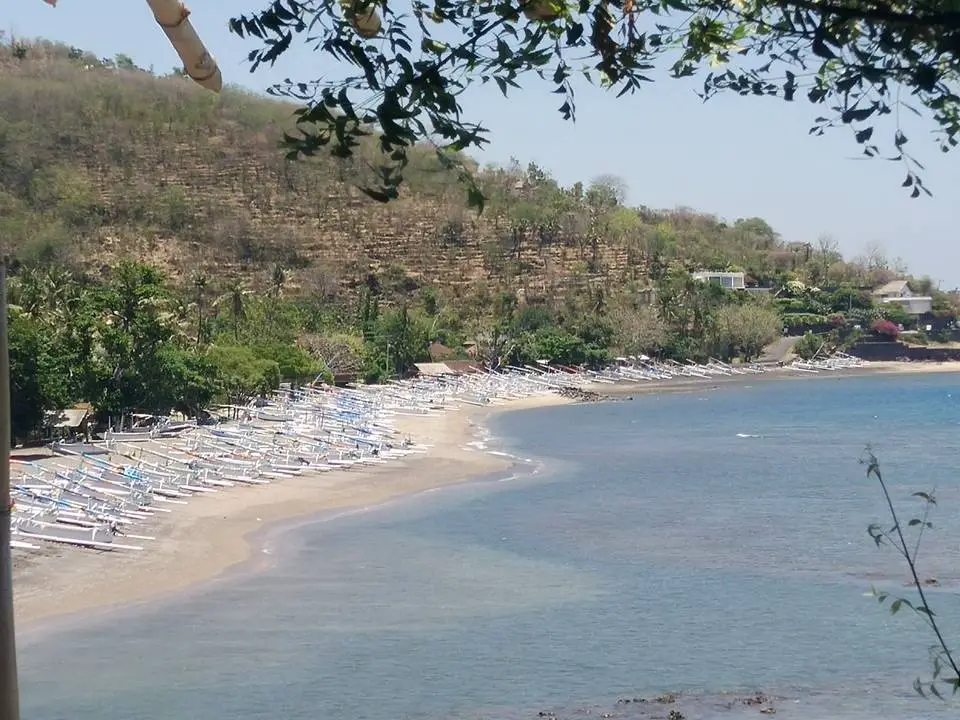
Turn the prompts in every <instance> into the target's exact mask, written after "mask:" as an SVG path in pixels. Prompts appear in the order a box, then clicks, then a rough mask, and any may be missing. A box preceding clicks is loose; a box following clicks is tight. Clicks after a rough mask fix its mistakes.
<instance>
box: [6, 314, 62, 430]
mask: <svg viewBox="0 0 960 720" xmlns="http://www.w3.org/2000/svg"><path fill="white" fill-rule="evenodd" d="M7 322H8V330H7V332H8V338H9V339H8V342H9V357H10V422H11V434H12V438H11V439H12V440H13V441H15V442H16V441H22V440H25V439H27V438H29V437H30V435H31V434H33V433H34V432H36V431H38V430H40V428H41V427H42V425H43V421H44V418H45V416H46V413H47V412H53V411H58V410H62V409H63V408H65V407H66V406H67V405H68V403H69V400H70V396H69V394H68V389H67V385H66V384H65V383H64V382H63V378H62V366H61V363H60V360H59V358H58V354H57V348H56V346H55V345H54V344H53V342H52V339H51V337H50V336H49V335H48V334H47V333H46V332H45V331H44V328H43V326H42V325H41V324H40V323H38V322H37V321H36V320H34V319H33V318H31V317H30V316H29V315H27V314H26V313H24V312H22V311H20V310H17V309H14V310H11V312H10V313H9V314H8V319H7Z"/></svg>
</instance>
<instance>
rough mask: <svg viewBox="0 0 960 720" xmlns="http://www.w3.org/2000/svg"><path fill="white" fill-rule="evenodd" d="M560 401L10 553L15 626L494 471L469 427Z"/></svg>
mask: <svg viewBox="0 0 960 720" xmlns="http://www.w3.org/2000/svg"><path fill="white" fill-rule="evenodd" d="M945 372H960V363H938V364H934V363H872V364H871V365H870V366H869V367H865V368H857V369H851V370H844V371H842V372H836V373H818V374H811V373H803V372H796V371H790V370H786V369H782V370H780V369H778V370H775V371H771V372H768V373H765V374H762V375H735V376H729V377H716V378H708V379H697V378H675V379H671V380H663V381H656V382H633V383H619V384H607V383H596V384H592V385H587V386H585V389H588V390H590V391H593V392H596V393H598V394H599V395H601V396H606V397H611V398H621V399H622V398H626V397H630V396H635V395H636V396H639V395H644V394H651V393H676V392H707V391H711V390H715V389H719V388H731V387H751V386H754V385H758V384H760V383H764V384H766V383H770V382H785V381H786V382H790V381H795V380H816V379H821V380H828V379H837V378H849V377H856V376H872V375H880V374H896V375H905V374H926V373H945ZM570 402H573V401H572V400H570V399H568V398H565V397H561V396H559V395H556V394H537V395H533V396H531V397H527V398H524V399H521V400H511V401H506V402H502V403H499V404H496V405H493V406H489V407H477V406H464V407H458V408H456V409H454V410H449V411H447V412H446V413H444V414H443V415H442V416H430V417H413V416H406V417H401V418H398V420H397V423H396V427H397V429H398V430H399V431H401V432H402V433H404V434H406V435H409V436H410V437H412V438H413V439H414V440H415V441H416V442H419V443H423V444H427V445H431V446H432V447H431V448H430V450H429V451H428V452H427V453H426V454H424V455H417V456H413V457H408V458H405V459H402V460H397V461H394V462H391V463H389V464H386V465H382V466H378V467H373V468H370V467H367V468H363V469H350V470H346V471H333V472H328V473H306V474H304V475H302V476H298V477H290V478H286V479H284V480H282V481H279V482H275V483H271V484H268V485H261V486H253V487H250V486H242V487H233V488H226V489H222V490H220V491H218V492H216V493H211V494H208V495H201V496H195V497H192V498H190V499H189V502H187V503H186V504H185V505H181V506H177V507H175V508H174V509H173V511H172V512H170V513H167V514H164V515H162V516H159V517H157V518H155V519H153V520H152V522H150V523H149V525H147V526H145V528H144V529H142V530H138V532H142V533H145V534H149V535H151V536H154V537H155V538H156V539H155V540H151V541H146V542H144V543H142V544H144V549H143V550H142V551H139V552H103V551H97V550H88V549H79V548H73V547H67V546H60V545H44V546H43V549H42V551H40V552H31V553H26V554H20V553H15V555H14V592H15V611H16V621H17V627H18V629H19V630H21V631H23V630H29V629H33V628H36V627H38V626H40V625H42V624H45V623H47V622H48V621H51V620H54V619H58V618H66V617H69V616H71V615H75V614H78V613H89V612H93V611H101V610H104V609H107V608H111V607H115V606H121V605H128V604H134V603H143V602H149V601H152V600H156V599H159V598H163V597H165V596H170V595H173V594H175V593H178V592H182V591H184V590H186V589H188V588H192V587H195V586H197V585H199V584H202V583H204V582H206V581H209V580H212V579H214V578H217V577H218V576H221V575H222V574H223V573H225V572H226V571H228V570H229V569H231V568H233V567H236V566H238V565H240V564H242V563H245V562H247V561H250V560H251V558H253V557H256V558H257V561H258V563H269V562H270V555H268V554H265V553H261V552H258V548H257V547H255V546H254V545H253V544H252V543H251V536H254V537H255V536H256V534H257V531H260V530H262V529H264V528H267V527H269V526H271V525H275V524H279V523H285V522H290V521H293V520H296V519H301V518H309V517H311V516H317V515H320V514H322V513H329V512H335V511H352V510H358V509H364V508H368V507H375V506H378V505H381V504H383V503H386V502H389V501H391V500H393V499H395V498H399V497H402V496H407V495H412V494H416V493H420V492H424V491H428V490H432V489H436V488H440V487H443V486H445V485H450V484H454V483H459V482H462V481H464V480H468V479H470V478H472V477H476V476H480V475H485V474H490V473H496V472H502V471H505V470H506V469H508V468H509V467H510V466H511V464H512V463H513V461H512V460H511V459H510V458H507V457H504V456H498V455H493V454H491V453H489V452H486V451H485V450H484V449H482V448H479V447H477V446H470V445H469V443H471V441H473V440H474V439H475V436H476V433H477V429H478V426H481V425H482V424H483V423H484V422H485V421H486V420H487V418H489V416H490V415H492V414H494V413H500V412H507V411H514V410H521V409H525V408H535V407H546V406H549V405H561V404H568V403H570Z"/></svg>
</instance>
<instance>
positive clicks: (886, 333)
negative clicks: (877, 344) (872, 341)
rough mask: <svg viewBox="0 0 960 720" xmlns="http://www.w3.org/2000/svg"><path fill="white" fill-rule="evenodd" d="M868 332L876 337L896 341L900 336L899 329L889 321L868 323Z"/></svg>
mask: <svg viewBox="0 0 960 720" xmlns="http://www.w3.org/2000/svg"><path fill="white" fill-rule="evenodd" d="M870 332H872V333H873V334H874V335H876V336H877V337H881V338H889V339H891V340H896V339H897V338H898V337H899V336H900V328H899V326H897V325H896V324H895V323H892V322H890V321H889V320H874V321H873V322H872V323H870Z"/></svg>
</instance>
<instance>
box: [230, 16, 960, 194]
mask: <svg viewBox="0 0 960 720" xmlns="http://www.w3.org/2000/svg"><path fill="white" fill-rule="evenodd" d="M381 16H382V20H383V21H382V22H381ZM230 27H231V29H232V31H233V32H235V33H237V34H239V35H241V36H252V37H254V38H258V39H259V40H260V41H261V42H262V47H260V48H259V49H255V50H253V51H251V53H250V55H249V59H250V61H251V63H252V69H253V70H256V69H257V67H259V66H260V65H262V64H264V63H267V64H271V63H273V62H275V61H276V60H277V59H278V58H279V57H281V56H282V55H283V54H284V53H286V52H287V51H288V50H289V49H290V48H291V46H292V45H293V44H294V42H295V41H296V40H298V39H303V40H305V41H306V42H308V43H309V44H310V45H311V46H312V47H314V48H315V50H316V51H318V52H321V53H324V54H326V55H329V56H330V57H331V58H332V59H333V60H334V61H336V63H338V65H339V67H340V68H341V69H342V70H343V72H342V73H337V74H336V75H334V76H333V77H322V78H298V79H291V80H288V81H286V82H284V83H282V84H280V85H277V86H275V87H274V88H273V89H272V91H273V92H274V93H275V94H277V95H283V96H287V97H292V98H294V99H296V100H298V101H299V102H301V103H303V105H304V107H303V108H302V109H301V110H300V111H299V113H298V120H299V122H298V132H297V133H296V134H291V135H287V137H286V139H285V144H286V146H287V148H288V149H289V151H290V153H291V155H293V156H298V155H307V156H310V155H313V154H315V153H317V152H318V151H320V150H321V149H324V148H326V149H328V150H329V152H331V153H332V154H333V155H335V156H338V157H344V156H349V155H350V154H352V153H353V151H354V150H355V149H356V148H357V147H358V144H359V141H360V138H362V137H364V136H366V135H370V134H376V136H377V138H378V140H379V144H380V148H381V150H382V151H383V153H384V155H385V157H386V160H387V162H385V163H383V166H382V168H381V174H380V178H379V182H378V183H377V184H376V185H375V186H371V187H368V188H366V190H367V192H368V194H370V195H371V196H372V197H375V198H377V199H379V200H383V201H386V200H389V199H392V198H395V197H396V196H397V187H398V186H399V185H400V183H401V182H402V181H403V168H404V166H405V164H406V162H407V153H408V152H409V150H410V149H411V148H412V147H413V146H414V145H415V144H417V143H419V142H422V141H431V142H433V143H435V144H436V147H437V150H438V155H439V157H441V158H442V159H443V160H444V161H445V162H447V163H448V164H449V165H451V166H454V167H458V168H459V170H460V171H461V174H462V176H463V177H464V178H465V179H467V180H468V181H469V173H468V172H467V170H466V168H465V167H463V166H461V165H459V161H458V160H457V155H456V153H458V152H461V151H465V150H468V149H470V148H477V147H480V146H482V145H483V144H484V143H486V142H487V141H488V137H487V131H486V129H485V128H484V127H483V126H482V125H481V124H479V123H478V122H476V121H475V119H471V118H468V117H465V116H464V114H463V112H462V109H461V106H460V102H459V97H460V96H461V94H462V93H463V92H464V91H465V90H466V89H467V88H468V87H470V86H471V85H472V84H475V83H487V82H490V81H492V82H494V83H496V84H497V86H498V87H499V88H500V90H501V91H502V92H503V93H504V95H507V94H508V93H509V92H510V91H511V90H512V89H516V88H519V87H521V83H522V82H528V81H539V82H543V83H546V84H548V85H550V86H552V87H553V88H554V91H555V92H556V93H557V95H558V97H559V112H560V113H561V115H562V116H563V117H564V118H565V119H574V118H575V115H576V103H575V97H574V95H575V92H574V91H575V85H576V82H577V79H578V77H580V76H583V77H585V78H586V79H587V80H588V81H590V82H592V83H594V84H598V85H601V86H603V87H606V88H609V89H610V90H611V91H612V92H615V93H616V94H617V95H618V96H622V95H625V94H629V93H633V92H635V91H636V90H638V89H639V88H641V87H642V86H643V85H644V84H645V83H648V82H651V81H653V80H655V79H656V78H657V76H658V74H662V73H664V72H666V73H667V74H668V75H669V76H670V77H673V78H685V77H690V76H694V75H697V74H702V79H703V85H702V95H703V97H704V98H709V97H712V96H713V95H715V94H717V93H720V92H735V93H738V94H740V95H754V96H774V97H778V98H782V99H783V100H786V101H792V100H794V99H795V98H797V97H801V96H802V97H806V98H807V99H808V100H809V101H810V102H811V103H813V104H814V105H816V106H819V107H820V108H822V109H821V111H820V115H819V117H817V119H816V121H815V124H814V127H813V129H812V130H811V131H812V132H817V133H821V132H823V131H824V130H825V129H826V128H828V127H831V126H834V125H845V126H848V127H850V128H851V129H852V131H853V134H854V138H855V141H856V142H857V143H858V144H859V145H861V146H862V148H863V152H864V153H865V154H866V155H868V156H871V157H872V156H877V155H881V154H883V153H891V154H890V155H889V157H891V158H893V159H897V160H903V161H905V162H906V164H907V177H906V180H905V181H904V185H905V186H907V187H909V188H911V193H912V194H913V195H914V196H917V195H919V194H920V193H921V192H923V191H925V190H924V188H923V185H922V181H921V179H920V178H919V177H918V176H917V174H916V171H915V167H916V165H915V164H914V163H913V162H912V161H911V160H910V158H909V157H908V156H907V155H906V154H905V151H904V145H905V143H906V142H907V138H906V135H905V134H904V131H903V129H902V127H901V126H900V125H899V122H896V121H895V122H894V123H893V127H892V136H890V137H889V138H888V139H887V140H885V141H881V140H879V139H877V138H874V131H875V128H876V127H877V126H878V125H879V124H880V123H881V122H882V121H881V118H882V116H886V115H893V116H894V118H895V117H896V115H897V113H898V111H899V109H900V108H901V107H909V108H912V109H914V110H916V111H917V112H919V113H921V114H924V115H926V116H927V117H928V118H929V119H931V120H932V121H933V123H934V124H935V125H936V127H937V128H938V130H939V131H940V146H941V148H942V149H943V150H944V151H946V150H948V149H950V148H951V147H953V146H954V145H956V143H957V134H958V132H960V111H958V109H960V98H958V95H957V70H958V67H957V50H958V48H960V10H958V9H957V8H955V7H954V5H953V4H952V3H951V2H948V1H947V0H905V1H904V2H896V3H893V2H885V1H883V0H879V1H877V0H579V2H573V1H572V0H526V1H525V2H521V1H513V2H511V1H509V0H480V1H479V2H478V1H477V0H435V1H434V2H433V3H426V2H423V1H422V0H410V2H398V1H397V0H393V2H390V1H389V0H339V1H337V0H305V1H300V0H274V2H272V3H270V5H269V6H268V7H267V8H265V9H264V10H262V11H259V12H256V13H252V14H249V15H241V16H238V17H235V18H233V19H232V20H231V22H230ZM469 194H470V198H471V201H472V202H473V203H474V204H478V205H481V206H482V202H483V196H482V194H481V193H480V191H479V189H478V188H477V187H476V186H475V185H473V184H472V183H471V185H470V192H469Z"/></svg>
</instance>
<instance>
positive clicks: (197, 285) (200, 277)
mask: <svg viewBox="0 0 960 720" xmlns="http://www.w3.org/2000/svg"><path fill="white" fill-rule="evenodd" d="M193 288H194V290H196V292H197V295H196V303H197V346H198V347H199V346H200V342H201V341H202V340H203V300H204V296H205V294H206V290H207V276H206V275H205V274H204V273H203V271H201V270H198V271H197V272H196V273H195V274H194V276H193Z"/></svg>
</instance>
